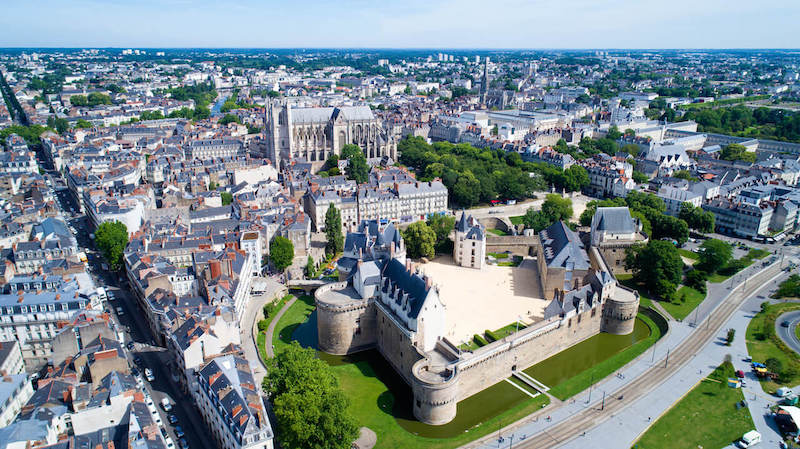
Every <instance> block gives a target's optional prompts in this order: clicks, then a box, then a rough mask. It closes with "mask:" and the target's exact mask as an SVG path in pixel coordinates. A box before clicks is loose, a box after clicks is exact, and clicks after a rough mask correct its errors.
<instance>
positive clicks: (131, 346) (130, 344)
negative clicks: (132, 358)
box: [126, 341, 134, 351]
mask: <svg viewBox="0 0 800 449" xmlns="http://www.w3.org/2000/svg"><path fill="white" fill-rule="evenodd" d="M126 346H127V347H128V351H133V346H134V344H133V341H129V342H128V344H127V345H126Z"/></svg>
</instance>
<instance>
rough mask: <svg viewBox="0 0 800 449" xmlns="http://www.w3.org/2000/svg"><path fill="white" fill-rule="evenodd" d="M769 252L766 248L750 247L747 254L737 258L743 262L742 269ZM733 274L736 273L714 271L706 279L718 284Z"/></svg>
mask: <svg viewBox="0 0 800 449" xmlns="http://www.w3.org/2000/svg"><path fill="white" fill-rule="evenodd" d="M769 254H770V252H769V251H767V250H764V249H758V248H754V249H751V250H750V251H748V253H747V254H745V255H744V256H742V258H741V259H739V260H741V261H743V262H744V265H743V267H742V269H744V268H747V267H749V266H750V265H752V264H753V262H755V261H756V260H759V259H763V258H765V257H767V256H769ZM720 271H724V269H722V270H720ZM734 274H736V273H731V274H720V273H714V274H712V275H711V276H709V277H708V281H709V282H713V283H715V284H718V283H720V282H723V281H726V280H728V279H730V277H731V276H733V275H734Z"/></svg>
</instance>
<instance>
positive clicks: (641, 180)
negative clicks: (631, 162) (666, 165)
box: [632, 170, 650, 184]
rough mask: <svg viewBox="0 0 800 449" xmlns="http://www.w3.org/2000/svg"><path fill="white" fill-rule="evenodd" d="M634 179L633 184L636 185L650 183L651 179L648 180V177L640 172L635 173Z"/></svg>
mask: <svg viewBox="0 0 800 449" xmlns="http://www.w3.org/2000/svg"><path fill="white" fill-rule="evenodd" d="M632 177H633V182H635V183H636V184H646V183H647V182H648V181H650V178H648V177H647V175H645V174H644V173H642V172H640V171H638V170H634V171H633V176H632Z"/></svg>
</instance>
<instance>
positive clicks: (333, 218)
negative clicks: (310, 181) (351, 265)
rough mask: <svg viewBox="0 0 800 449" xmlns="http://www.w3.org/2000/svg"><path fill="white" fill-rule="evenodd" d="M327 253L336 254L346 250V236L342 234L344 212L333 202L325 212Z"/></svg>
mask: <svg viewBox="0 0 800 449" xmlns="http://www.w3.org/2000/svg"><path fill="white" fill-rule="evenodd" d="M325 236H326V237H327V243H326V244H325V254H330V255H335V254H338V253H340V252H342V250H344V236H342V214H341V213H340V212H339V209H337V208H336V206H334V205H333V204H331V205H330V206H328V211H327V212H325Z"/></svg>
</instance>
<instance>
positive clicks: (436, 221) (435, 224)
mask: <svg viewBox="0 0 800 449" xmlns="http://www.w3.org/2000/svg"><path fill="white" fill-rule="evenodd" d="M427 223H428V226H429V227H430V228H431V229H433V232H434V233H435V234H436V244H435V245H434V246H435V248H434V249H435V250H436V252H437V253H442V252H445V251H446V249H447V248H446V247H447V246H448V245H447V243H448V242H449V241H450V240H449V239H448V237H449V236H450V232H452V231H453V228H454V227H455V224H456V217H454V216H452V215H440V214H433V215H431V216H430V217H429V218H428V221H427Z"/></svg>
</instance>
